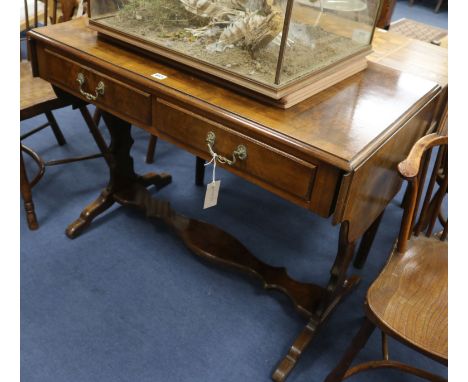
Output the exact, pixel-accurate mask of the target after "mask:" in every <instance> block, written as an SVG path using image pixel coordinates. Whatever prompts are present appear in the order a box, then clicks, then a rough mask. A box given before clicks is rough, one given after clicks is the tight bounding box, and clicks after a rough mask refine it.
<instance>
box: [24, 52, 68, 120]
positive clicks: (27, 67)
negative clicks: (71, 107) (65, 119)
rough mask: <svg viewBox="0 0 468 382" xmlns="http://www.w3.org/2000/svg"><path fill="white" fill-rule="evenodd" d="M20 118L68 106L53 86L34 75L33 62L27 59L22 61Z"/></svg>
mask: <svg viewBox="0 0 468 382" xmlns="http://www.w3.org/2000/svg"><path fill="white" fill-rule="evenodd" d="M20 74H21V84H20V98H21V101H20V118H21V120H24V119H28V118H32V117H34V116H36V115H38V114H42V113H44V110H54V109H58V108H61V107H64V106H67V104H66V103H65V102H63V101H62V100H60V99H58V98H57V96H56V95H55V92H54V89H52V86H51V85H50V84H49V83H48V82H47V81H44V80H43V79H41V78H39V77H33V75H32V69H31V63H30V62H29V61H26V60H22V61H21V62H20Z"/></svg>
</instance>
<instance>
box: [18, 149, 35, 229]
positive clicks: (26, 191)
mask: <svg viewBox="0 0 468 382" xmlns="http://www.w3.org/2000/svg"><path fill="white" fill-rule="evenodd" d="M20 157H21V159H20V189H21V197H22V198H23V202H24V209H25V210H26V219H27V222H28V227H29V229H31V230H35V229H38V228H39V224H38V223H37V218H36V212H35V211H34V203H33V200H32V192H31V184H30V183H29V180H28V175H27V174H26V168H25V166H24V159H23V151H22V150H21V147H20Z"/></svg>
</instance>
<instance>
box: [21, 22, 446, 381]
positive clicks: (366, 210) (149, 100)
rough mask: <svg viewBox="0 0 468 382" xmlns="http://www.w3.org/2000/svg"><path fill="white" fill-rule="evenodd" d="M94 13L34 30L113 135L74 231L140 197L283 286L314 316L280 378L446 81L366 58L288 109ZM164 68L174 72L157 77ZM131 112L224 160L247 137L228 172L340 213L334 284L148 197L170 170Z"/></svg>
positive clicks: (45, 52) (206, 252) (204, 245)
mask: <svg viewBox="0 0 468 382" xmlns="http://www.w3.org/2000/svg"><path fill="white" fill-rule="evenodd" d="M86 23H87V20H86V19H85V18H81V19H77V20H73V21H71V22H67V23H62V24H57V25H54V26H49V27H45V28H40V29H36V30H34V31H32V32H30V33H29V36H28V38H29V42H30V49H31V57H32V62H33V70H34V74H35V75H36V76H40V77H42V78H43V79H45V80H47V81H49V82H51V83H52V85H53V86H54V89H55V91H56V93H57V94H58V95H59V96H60V97H63V98H67V97H68V98H69V97H72V98H73V97H77V98H80V99H85V100H87V101H89V102H91V103H94V104H95V105H96V106H98V107H99V108H100V109H101V110H102V115H103V118H104V120H105V122H106V125H107V127H108V129H109V131H110V134H111V144H110V147H109V150H108V152H107V153H106V160H107V163H108V165H109V170H110V180H109V183H108V186H107V187H106V188H105V189H104V190H103V191H102V192H101V194H100V195H99V197H98V198H97V200H96V201H94V202H93V203H91V204H90V205H89V206H88V207H86V208H85V209H84V211H83V212H82V214H81V216H80V217H79V218H78V219H77V220H76V221H75V222H74V223H72V224H71V225H70V226H69V227H68V228H67V231H66V233H67V235H68V236H69V237H70V238H75V237H76V236H78V235H79V234H80V233H81V232H82V231H83V229H84V228H85V227H86V226H88V225H89V224H90V223H91V221H92V220H93V219H94V218H95V217H96V216H97V215H99V214H100V213H102V212H104V211H105V210H106V209H107V208H109V207H110V206H111V205H112V204H113V203H114V202H117V203H120V204H122V205H128V206H133V207H136V208H139V209H141V210H143V211H144V212H145V213H146V214H147V216H148V217H150V218H154V219H161V220H162V221H164V222H165V223H166V224H167V225H168V226H170V227H171V228H172V229H173V231H174V232H175V234H176V235H178V236H179V237H180V238H181V239H182V240H183V241H184V243H185V244H186V245H187V247H188V248H189V249H190V250H191V251H193V252H194V253H195V254H197V255H199V256H202V257H204V258H206V259H209V260H212V261H214V262H218V263H221V264H224V265H228V266H232V267H234V268H237V269H240V270H243V271H246V272H248V273H251V274H253V275H255V276H257V277H259V278H260V279H261V280H262V282H263V285H264V286H265V287H267V288H275V289H279V290H281V291H283V292H284V293H286V294H287V295H288V296H289V297H290V298H291V301H292V303H293V305H294V306H295V308H296V309H297V311H298V312H299V313H300V314H302V315H303V316H305V317H306V318H307V325H306V326H305V328H304V329H303V331H302V332H301V333H300V334H299V336H298V337H297V339H296V341H295V342H294V344H293V345H292V347H291V349H290V351H289V353H288V354H287V355H286V357H285V358H284V359H283V360H282V361H280V362H279V364H278V366H277V369H276V370H275V371H274V373H273V379H274V380H275V381H282V380H284V379H285V378H286V377H287V375H288V374H289V372H290V371H291V370H292V369H293V367H294V365H295V363H296V361H297V360H298V358H299V356H300V355H301V353H302V352H303V350H304V349H305V348H306V347H307V346H308V344H309V343H310V342H311V340H312V338H313V336H314V335H315V334H316V332H317V330H318V329H319V328H320V326H321V324H322V323H323V322H324V321H325V320H326V319H327V317H328V316H329V315H330V313H331V312H332V311H333V309H334V307H335V306H336V305H337V304H338V303H339V302H340V300H341V299H342V298H343V296H345V295H346V293H347V292H349V291H350V290H351V289H352V288H353V287H354V286H355V285H356V284H357V282H358V281H359V278H358V277H357V276H348V275H347V271H348V267H349V265H350V263H351V261H352V259H353V256H354V252H355V243H356V242H357V241H358V240H359V239H360V238H361V237H363V241H362V244H361V246H360V248H358V251H357V262H358V263H359V258H361V260H362V258H365V256H366V252H367V251H368V249H369V246H370V243H371V242H372V240H373V236H374V235H375V231H376V228H377V226H378V222H379V220H380V217H381V215H382V214H383V211H384V209H385V207H386V206H387V204H388V203H389V202H390V201H391V200H392V198H393V197H394V196H395V194H396V193H397V192H398V190H399V188H400V186H401V180H400V177H399V176H398V173H397V164H398V162H400V161H401V160H403V159H404V158H405V157H406V155H407V154H408V152H409V150H410V148H411V146H412V145H413V144H414V142H416V140H417V139H418V138H420V137H421V136H422V135H424V134H426V133H427V131H428V130H429V129H430V128H431V125H432V121H433V114H434V109H435V107H434V106H435V105H436V103H437V102H438V97H439V95H440V92H441V87H440V85H438V84H437V83H435V82H431V81H428V80H426V79H422V78H418V77H416V76H413V75H411V74H405V73H402V72H400V71H397V70H395V69H392V68H387V67H385V66H382V65H379V64H375V63H369V68H368V69H367V70H365V71H363V72H362V73H359V74H357V75H354V76H352V77H350V78H349V79H347V80H345V81H343V82H341V83H339V84H337V85H335V86H333V87H331V88H329V89H328V90H326V91H323V92H321V93H319V94H317V95H315V96H313V97H312V98H310V99H308V100H306V101H303V102H301V103H300V104H297V105H295V106H294V107H291V108H290V109H287V110H283V109H279V108H275V107H274V106H268V105H265V104H262V103H260V102H258V101H255V100H253V99H249V98H246V97H244V96H241V95H238V94H236V93H234V92H232V91H230V90H227V89H225V88H223V87H221V86H218V85H215V84H212V83H209V82H206V81H203V80H201V79H197V78H195V77H193V76H191V75H190V74H187V73H184V72H182V71H179V70H176V69H174V68H173V67H170V66H167V65H165V64H162V63H160V62H157V61H154V60H153V59H151V58H148V57H146V56H144V55H143V54H142V53H141V52H132V51H129V50H128V49H124V48H122V47H119V46H117V45H114V44H111V43H109V42H106V41H104V40H101V39H98V38H97V34H96V32H94V31H92V30H90V29H89V28H87V25H86ZM155 73H159V74H163V75H164V76H167V77H166V78H164V79H158V78H155V77H154V76H152V75H153V74H155ZM156 77H160V78H161V76H156ZM132 124H134V125H136V126H138V127H140V128H143V129H145V130H147V131H148V132H150V133H151V134H154V135H156V136H158V137H160V138H161V139H165V140H167V141H169V142H172V143H174V144H175V145H177V146H179V147H181V148H183V149H185V150H187V151H189V152H191V153H193V154H194V155H196V156H198V157H201V158H203V159H205V160H209V159H211V154H210V150H209V148H208V146H207V140H208V141H209V142H210V145H211V146H212V147H213V150H214V151H216V152H217V153H219V154H220V155H223V156H225V157H229V158H231V157H232V155H233V154H232V153H233V152H234V151H236V153H237V154H239V151H238V149H239V146H241V147H242V150H244V151H243V155H237V160H236V161H235V163H233V164H232V165H229V164H225V165H223V166H224V167H225V168H226V169H227V170H229V171H231V172H232V173H234V174H236V175H238V176H241V177H242V178H245V179H247V180H248V181H250V182H253V183H255V184H257V185H259V186H261V187H263V188H265V189H267V190H269V191H271V192H273V193H275V194H277V195H279V196H280V197H282V198H284V199H286V200H288V201H290V202H292V203H295V204H297V205H299V206H301V207H303V208H306V209H308V210H310V211H311V212H313V213H316V214H318V215H320V216H322V217H324V218H328V217H330V216H332V217H333V219H332V221H333V224H340V234H339V240H338V241H339V242H338V250H337V254H336V259H335V261H334V264H333V266H332V268H331V270H330V277H329V281H328V283H327V284H326V285H324V286H320V285H316V284H305V283H300V282H297V281H295V280H292V279H291V278H290V277H289V276H288V275H287V273H286V270H285V269H284V268H275V267H271V266H269V265H267V264H264V263H262V262H261V261H259V260H258V259H256V258H255V257H254V256H253V255H252V254H250V253H249V251H248V249H247V248H245V247H244V246H243V245H242V244H241V243H240V242H239V241H238V240H236V239H235V238H233V237H232V236H230V235H229V234H228V233H226V232H224V231H222V230H220V229H219V228H217V227H215V226H213V225H210V224H207V223H204V222H201V221H197V220H195V219H191V218H189V217H185V216H183V215H181V214H179V213H177V212H176V211H174V210H173V209H172V208H171V206H170V204H169V202H167V201H164V200H159V199H157V198H153V197H151V196H150V194H149V192H148V191H147V186H149V185H151V184H152V185H154V186H156V188H158V189H159V188H161V187H164V186H166V185H168V184H169V183H170V182H171V177H170V175H167V174H147V175H144V176H140V175H138V174H136V173H135V172H134V170H133V160H132V158H131V156H130V148H131V146H132V142H133V141H132V138H131V135H130V128H131V125H132ZM208 138H209V139H208ZM304 229H307V227H304ZM313 255H314V254H313V253H311V256H313Z"/></svg>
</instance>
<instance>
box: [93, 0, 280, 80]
mask: <svg viewBox="0 0 468 382" xmlns="http://www.w3.org/2000/svg"><path fill="white" fill-rule="evenodd" d="M91 16H92V19H93V20H95V21H97V22H99V23H100V24H103V25H105V26H107V27H111V28H114V29H117V30H119V31H121V32H124V33H126V34H128V35H133V36H136V37H139V38H141V39H144V40H145V41H147V42H150V43H153V44H154V45H156V46H163V47H165V48H167V49H170V50H172V51H176V52H179V53H182V54H183V55H185V56H189V57H192V58H196V59H198V60H200V61H202V62H204V63H206V64H209V65H211V66H215V67H217V68H221V69H223V70H225V71H228V72H234V73H237V74H240V75H242V76H245V77H248V78H250V79H253V80H255V81H257V82H261V83H263V84H267V85H274V79H275V72H276V66H277V62H278V52H279V46H280V42H281V37H280V36H281V31H282V30H283V24H284V7H283V6H282V5H281V3H280V1H279V0H92V2H91Z"/></svg>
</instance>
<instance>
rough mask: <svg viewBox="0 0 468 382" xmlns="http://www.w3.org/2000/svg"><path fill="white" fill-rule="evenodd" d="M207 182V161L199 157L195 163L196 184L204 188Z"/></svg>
mask: <svg viewBox="0 0 468 382" xmlns="http://www.w3.org/2000/svg"><path fill="white" fill-rule="evenodd" d="M204 180H205V160H204V159H202V158H199V157H197V161H196V163H195V184H196V185H197V186H203V183H204Z"/></svg>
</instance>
